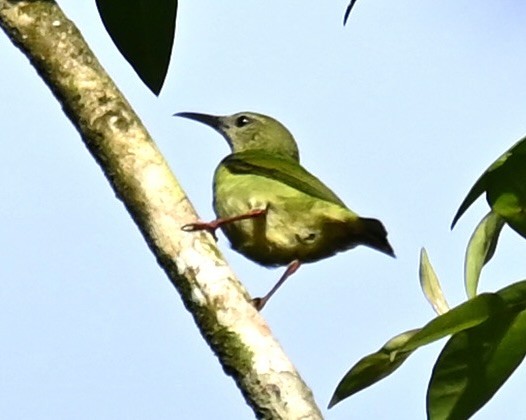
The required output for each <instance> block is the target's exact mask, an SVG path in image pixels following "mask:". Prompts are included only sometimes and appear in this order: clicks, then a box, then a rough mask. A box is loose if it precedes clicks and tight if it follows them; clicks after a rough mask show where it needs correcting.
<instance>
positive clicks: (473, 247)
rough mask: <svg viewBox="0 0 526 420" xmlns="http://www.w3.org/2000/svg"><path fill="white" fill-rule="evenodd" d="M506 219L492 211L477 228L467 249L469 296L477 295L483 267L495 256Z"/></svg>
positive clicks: (466, 274) (467, 289)
mask: <svg viewBox="0 0 526 420" xmlns="http://www.w3.org/2000/svg"><path fill="white" fill-rule="evenodd" d="M503 226H504V219H503V218H502V217H500V216H499V215H498V214H496V213H494V212H492V211H490V212H489V213H488V214H487V215H486V216H484V218H483V219H482V220H481V221H480V223H479V224H478V226H477V227H476V228H475V231H474V232H473V235H471V239H470V240H469V244H468V247H467V249H466V258H465V262H464V284H465V288H466V294H467V296H468V298H473V297H475V296H476V295H477V286H478V283H479V278H480V273H481V272H482V267H483V266H484V265H486V263H487V262H488V261H489V260H490V259H491V258H492V257H493V254H494V253H495V248H496V246H497V242H498V239H499V234H500V232H501V230H502V227H503Z"/></svg>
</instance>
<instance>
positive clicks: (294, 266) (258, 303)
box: [252, 260, 301, 311]
mask: <svg viewBox="0 0 526 420" xmlns="http://www.w3.org/2000/svg"><path fill="white" fill-rule="evenodd" d="M300 266H301V261H300V260H294V261H292V262H291V263H290V264H289V265H288V266H287V269H286V270H285V272H284V273H283V275H282V276H281V277H280V279H279V280H278V282H277V283H276V284H275V285H274V287H273V288H272V289H270V291H269V292H268V293H267V294H266V295H265V296H263V297H262V298H255V299H252V304H253V305H254V306H255V307H256V309H257V310H258V311H261V310H262V309H263V307H264V306H265V305H266V304H267V302H268V301H269V299H270V298H271V297H272V295H273V294H274V293H276V291H277V290H278V289H279V288H280V286H281V285H282V284H283V283H285V280H287V279H288V278H289V277H290V276H292V275H293V274H294V273H295V272H296V271H298V268H300Z"/></svg>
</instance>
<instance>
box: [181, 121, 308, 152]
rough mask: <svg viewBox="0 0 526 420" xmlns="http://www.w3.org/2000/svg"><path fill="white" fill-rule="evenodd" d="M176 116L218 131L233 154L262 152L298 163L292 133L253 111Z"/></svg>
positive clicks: (277, 122) (278, 123) (296, 147)
mask: <svg viewBox="0 0 526 420" xmlns="http://www.w3.org/2000/svg"><path fill="white" fill-rule="evenodd" d="M174 115H175V116H178V117H184V118H189V119H191V120H195V121H199V122H201V123H203V124H206V125H208V126H210V127H212V128H213V129H215V130H216V131H217V132H219V133H220V134H221V135H222V136H223V137H224V138H225V139H226V141H227V142H228V144H229V145H230V148H231V149H232V152H233V153H239V152H245V151H249V150H250V151H252V150H261V151H265V152H269V153H275V154H280V155H284V156H288V157H290V158H292V159H294V160H296V161H298V160H299V152H298V146H297V145H296V141H295V140H294V137H292V134H291V133H290V131H289V130H287V128H286V127H285V126H284V125H283V124H281V123H280V122H279V121H277V120H275V119H274V118H272V117H268V116H266V115H262V114H257V113H254V112H239V113H237V114H234V115H228V116H215V115H207V114H198V113H195V112H179V113H177V114H174Z"/></svg>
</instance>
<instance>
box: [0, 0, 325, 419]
mask: <svg viewBox="0 0 526 420" xmlns="http://www.w3.org/2000/svg"><path fill="white" fill-rule="evenodd" d="M0 27H2V29H3V30H4V31H5V32H6V34H7V35H8V36H9V37H10V38H11V40H12V42H13V43H14V44H15V45H16V46H18V47H19V48H20V50H22V52H23V53H24V54H25V55H26V56H27V57H28V58H29V60H30V61H31V63H32V64H33V66H34V67H35V69H36V70H37V72H38V73H39V75H40V76H41V77H42V79H43V80H44V82H45V83H46V84H47V85H48V86H49V88H50V89H51V91H52V92H53V93H54V95H55V97H56V98H57V100H58V101H59V102H60V104H61V105H62V107H63V109H64V112H65V113H66V115H67V116H68V118H69V119H70V120H71V122H72V123H73V125H74V126H75V127H76V128H77V130H78V131H79V133H80V135H81V137H82V140H83V141H84V143H85V145H86V147H87V148H88V150H89V151H90V153H91V154H92V156H93V157H94V158H95V160H96V161H97V162H98V164H99V165H100V167H101V169H102V170H103V172H104V174H105V175H106V177H107V179H108V181H109V182H110V185H111V186H112V188H113V189H114V191H115V193H116V195H117V197H118V198H119V199H120V200H122V202H123V203H124V205H125V206H126V208H127V210H128V212H129V213H130V215H131V217H132V218H133V220H134V221H135V223H136V224H137V226H138V228H139V229H140V231H141V232H142V234H143V236H144V239H145V240H146V242H147V243H148V246H149V247H150V249H151V251H152V252H153V253H154V255H155V257H156V258H157V261H158V263H159V264H160V265H161V267H162V268H163V269H164V271H165V272H166V275H167V276H168V278H169V279H170V281H171V282H172V283H173V285H174V286H175V287H176V289H177V290H178V291H179V293H180V295H181V297H182V299H183V302H184V304H185V306H186V307H187V309H188V310H189V311H190V312H191V313H192V315H193V317H194V319H195V322H196V324H197V326H198V327H199V329H200V331H201V334H202V335H203V337H204V338H205V340H206V341H207V343H208V344H209V345H210V347H211V348H212V350H213V351H214V353H215V354H216V355H217V356H218V358H219V360H220V362H221V364H222V366H223V368H224V370H225V372H226V373H227V374H229V375H231V376H232V377H233V378H234V380H235V381H236V383H237V385H238V387H239V388H240V390H241V392H242V393H243V395H244V397H245V399H246V401H247V402H248V404H250V406H251V407H252V408H253V410H254V412H255V414H256V416H257V417H259V418H272V419H285V418H286V419H292V418H294V419H296V418H303V419H318V418H321V414H320V411H319V409H318V408H317V406H316V405H315V403H314V400H313V398H312V394H311V391H310V390H309V388H307V386H306V385H305V384H304V382H303V381H302V380H301V378H300V376H299V374H298V373H297V372H296V370H295V369H294V367H293V366H292V363H291V362H290V361H289V360H288V359H287V357H286V355H285V354H284V353H283V351H282V349H281V347H280V345H279V344H278V343H277V341H276V340H275V339H274V338H273V337H272V335H271V332H270V330H269V328H268V326H267V325H266V323H265V322H264V320H263V318H262V317H261V316H260V314H259V313H258V312H257V311H256V310H255V309H254V308H253V306H252V305H251V304H250V300H249V296H248V294H247V292H246V290H245V289H244V288H243V286H242V285H241V284H240V283H239V281H238V280H237V279H236V278H235V277H234V275H233V273H232V272H231V270H230V269H229V268H228V266H227V265H226V263H225V261H224V259H223V257H222V256H221V254H220V252H219V251H218V250H217V248H216V246H215V243H214V242H213V241H212V240H211V236H210V235H208V234H205V233H199V234H198V233H194V234H188V233H185V232H183V231H182V230H181V227H182V226H183V225H184V224H187V223H190V222H193V221H195V220H196V215H195V212H194V210H193V208H192V206H191V204H190V203H189V202H188V200H187V198H186V196H185V194H184V192H183V191H182V189H181V187H180V186H179V185H178V183H177V181H176V180H175V178H174V177H173V175H172V173H171V172H170V169H169V168H168V165H167V164H166V162H165V161H164V159H163V157H162V155H161V154H160V153H159V150H158V149H157V147H156V145H155V143H154V142H153V140H152V139H151V138H150V136H149V134H148V133H147V131H146V129H145V128H144V127H143V126H142V124H141V122H140V120H139V118H138V117H137V115H135V113H134V111H133V110H132V109H131V108H130V106H129V104H128V102H127V101H126V99H125V98H124V97H123V96H122V95H121V93H120V92H119V91H118V89H117V88H116V87H115V85H114V84H113V82H112V81H111V80H110V78H109V77H108V75H107V74H106V72H105V71H104V70H103V68H102V67H101V65H100V64H99V62H98V61H97V59H96V58H95V56H94V55H93V54H92V52H91V51H90V49H89V47H88V46H87V45H86V43H85V42H84V39H83V38H82V36H81V34H80V33H79V31H78V30H77V29H76V27H75V26H74V25H73V23H72V22H71V21H69V20H68V19H67V18H66V17H65V16H64V15H63V13H62V11H61V10H60V9H59V7H58V6H57V4H56V3H55V2H54V1H51V0H37V1H20V0H0Z"/></svg>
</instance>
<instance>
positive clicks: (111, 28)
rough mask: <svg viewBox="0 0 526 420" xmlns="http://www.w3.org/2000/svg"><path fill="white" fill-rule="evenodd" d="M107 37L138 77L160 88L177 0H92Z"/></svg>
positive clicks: (166, 63) (171, 39)
mask: <svg viewBox="0 0 526 420" xmlns="http://www.w3.org/2000/svg"><path fill="white" fill-rule="evenodd" d="M96 2H97V8H98V10H99V14H100V16H101V18H102V22H103V23H104V26H105V28H106V30H107V31H108V33H109V34H110V36H111V39H112V40H113V42H114V43H115V45H116V46H117V48H118V49H119V51H120V52H121V54H122V55H123V56H124V58H126V60H127V61H128V62H129V63H130V64H131V66H132V67H133V69H134V70H135V71H136V73H137V74H138V75H139V77H140V78H141V80H142V81H143V82H144V83H145V84H146V85H147V86H148V88H149V89H150V90H151V91H152V92H154V93H155V94H156V95H157V94H159V92H160V91H161V87H162V85H163V83H164V79H165V77H166V73H167V71H168V64H169V63H170V56H171V52H172V46H173V41H174V34H175V18H176V15H177V0H96Z"/></svg>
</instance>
